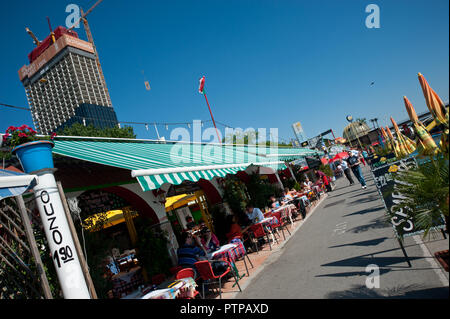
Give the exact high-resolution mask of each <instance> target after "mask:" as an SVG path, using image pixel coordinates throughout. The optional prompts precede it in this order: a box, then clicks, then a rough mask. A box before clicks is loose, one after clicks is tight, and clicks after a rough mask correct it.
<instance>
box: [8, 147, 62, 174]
mask: <svg viewBox="0 0 450 319" xmlns="http://www.w3.org/2000/svg"><path fill="white" fill-rule="evenodd" d="M53 146H55V144H53V142H50V141H33V142H28V143H25V144H22V145H19V146H16V147H15V148H14V149H13V150H12V153H15V154H16V156H17V157H18V158H19V161H20V164H21V165H22V168H23V170H24V172H25V173H27V174H29V173H31V172H34V171H37V170H40V169H43V168H53V167H54V166H53V157H52V148H53Z"/></svg>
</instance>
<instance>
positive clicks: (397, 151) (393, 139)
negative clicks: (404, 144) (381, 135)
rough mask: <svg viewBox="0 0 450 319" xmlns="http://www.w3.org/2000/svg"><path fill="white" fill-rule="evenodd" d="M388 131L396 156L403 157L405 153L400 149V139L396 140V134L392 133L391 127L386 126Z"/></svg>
mask: <svg viewBox="0 0 450 319" xmlns="http://www.w3.org/2000/svg"><path fill="white" fill-rule="evenodd" d="M386 131H387V133H388V136H389V139H390V141H391V143H392V148H393V150H394V153H395V156H396V157H403V156H404V153H402V151H401V150H400V147H399V145H398V141H396V140H395V138H394V135H393V134H392V132H391V130H390V129H389V127H387V126H386Z"/></svg>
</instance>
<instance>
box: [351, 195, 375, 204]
mask: <svg viewBox="0 0 450 319" xmlns="http://www.w3.org/2000/svg"><path fill="white" fill-rule="evenodd" d="M365 195H367V193H366V194H365ZM379 199H380V197H379V196H378V194H376V195H369V196H368V197H366V198H360V199H357V200H354V201H352V202H349V203H348V205H349V206H354V205H359V204H362V203H370V202H373V201H376V200H379Z"/></svg>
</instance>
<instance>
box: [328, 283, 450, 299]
mask: <svg viewBox="0 0 450 319" xmlns="http://www.w3.org/2000/svg"><path fill="white" fill-rule="evenodd" d="M448 296H449V288H448V287H439V288H427V287H423V286H420V285H407V286H398V287H395V288H392V289H379V288H378V289H377V288H374V289H369V288H367V287H365V286H359V287H358V286H355V287H354V288H351V289H348V290H344V291H334V292H330V293H328V294H327V295H326V296H325V298H329V299H349V298H351V299H372V298H373V299H378V298H389V299H419V298H420V299H422V298H427V299H442V298H445V299H448Z"/></svg>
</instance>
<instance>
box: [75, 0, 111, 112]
mask: <svg viewBox="0 0 450 319" xmlns="http://www.w3.org/2000/svg"><path fill="white" fill-rule="evenodd" d="M102 1H103V0H98V1H97V2H96V3H95V4H94V5H93V6H92V7H91V8H90V9H89V10H88V11H86V13H83V9H81V8H80V13H81V17H80V19H79V20H78V21H77V22H75V23H74V24H73V25H72V26H71V27H70V28H69V29H68V30H69V31H70V30H72V29H73V28H74V27H75V26H76V25H78V24H79V23H80V21H81V22H83V26H84V31H85V32H86V36H87V38H88V41H89V42H90V43H91V44H92V48H93V49H94V55H95V60H96V62H97V67H98V72H99V73H100V79H101V81H102V82H103V87H104V88H105V92H106V97H107V99H108V100H109V102H110V103H111V101H110V97H109V92H108V88H107V87H106V81H105V77H104V75H103V71H102V67H101V65H100V59H99V57H98V53H97V49H96V47H95V44H94V38H93V37H92V33H91V29H90V28H89V24H88V21H87V19H86V16H87V15H88V14H89V13H91V12H92V10H93V9H94V8H95V7H96V6H97V5H99V4H100V2H102Z"/></svg>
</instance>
